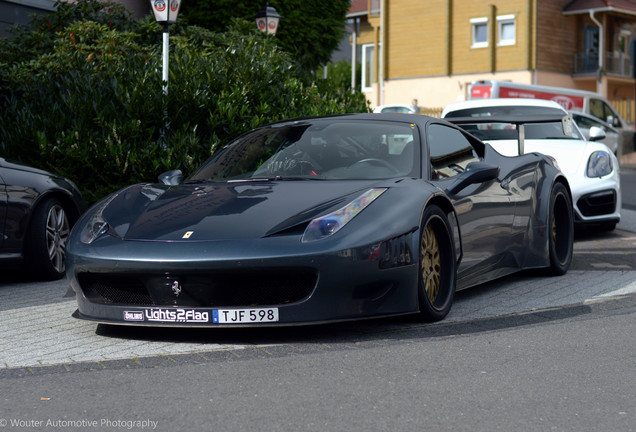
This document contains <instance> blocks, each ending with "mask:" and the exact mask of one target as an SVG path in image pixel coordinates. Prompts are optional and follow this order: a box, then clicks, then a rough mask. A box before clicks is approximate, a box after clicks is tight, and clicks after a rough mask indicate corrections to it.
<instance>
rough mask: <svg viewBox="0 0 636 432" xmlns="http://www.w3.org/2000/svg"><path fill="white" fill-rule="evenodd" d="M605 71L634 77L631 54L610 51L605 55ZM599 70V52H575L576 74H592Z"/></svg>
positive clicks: (610, 73)
mask: <svg viewBox="0 0 636 432" xmlns="http://www.w3.org/2000/svg"><path fill="white" fill-rule="evenodd" d="M604 69H605V73H607V74H608V75H613V76H618V77H624V78H632V62H631V60H630V58H629V56H628V55H627V54H625V53H622V52H616V51H615V52H610V53H607V54H606V55H605V62H604ZM597 70H598V55H597V54H575V55H574V74H575V75H591V74H596V73H597Z"/></svg>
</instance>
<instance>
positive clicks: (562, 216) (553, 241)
mask: <svg viewBox="0 0 636 432" xmlns="http://www.w3.org/2000/svg"><path fill="white" fill-rule="evenodd" d="M548 223H549V230H548V234H549V239H548V242H549V251H550V267H549V268H548V273H549V274H551V275H554V276H560V275H563V274H565V273H566V272H567V271H568V269H569V268H570V263H571V262H572V254H573V252H572V251H573V248H574V246H573V243H574V214H573V211H572V200H571V199H570V194H569V193H568V190H567V188H566V187H565V186H564V185H563V184H562V183H555V184H554V185H553V187H552V192H551V194H550V211H549V213H548Z"/></svg>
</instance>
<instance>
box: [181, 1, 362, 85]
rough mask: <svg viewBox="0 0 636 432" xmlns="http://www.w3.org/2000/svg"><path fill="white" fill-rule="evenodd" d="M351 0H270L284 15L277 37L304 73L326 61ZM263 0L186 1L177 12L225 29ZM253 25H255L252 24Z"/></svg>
mask: <svg viewBox="0 0 636 432" xmlns="http://www.w3.org/2000/svg"><path fill="white" fill-rule="evenodd" d="M350 4H351V2H350V0H330V1H324V0H284V1H283V0H272V1H270V2H269V5H270V6H273V7H275V8H276V10H277V11H278V13H279V14H281V15H282V16H283V19H282V20H281V23H280V25H279V28H278V32H277V33H276V39H277V40H278V41H279V43H280V46H281V47H282V48H283V50H285V51H286V52H288V53H290V54H291V55H292V56H293V58H294V59H295V61H296V62H297V63H298V65H299V67H300V68H301V69H303V70H304V71H305V72H307V73H311V72H313V71H315V70H316V69H317V68H318V67H320V66H322V65H325V64H327V63H328V62H329V60H330V58H331V54H332V53H333V51H334V50H336V49H337V48H338V44H339V43H340V40H341V39H342V37H343V35H344V25H345V19H346V18H345V15H346V13H347V10H348V9H349V6H350ZM264 6H265V1H264V0H241V1H235V0H234V1H233V0H191V1H190V0H189V1H188V2H187V3H184V4H183V5H182V7H181V10H180V12H179V14H180V16H181V15H183V16H184V17H185V18H186V19H187V21H188V22H189V23H192V24H196V25H199V26H201V27H205V28H207V29H210V30H212V31H215V32H222V31H225V29H226V28H227V25H228V23H229V22H231V19H232V18H233V17H239V18H244V19H246V20H252V21H253V17H254V16H255V15H256V13H257V12H258V11H259V10H260V9H261V8H263V7H264ZM254 25H256V24H254Z"/></svg>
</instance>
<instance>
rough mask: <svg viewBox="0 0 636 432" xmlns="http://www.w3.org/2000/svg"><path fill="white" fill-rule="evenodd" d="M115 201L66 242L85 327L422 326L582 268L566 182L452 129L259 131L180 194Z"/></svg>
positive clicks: (326, 124)
mask: <svg viewBox="0 0 636 432" xmlns="http://www.w3.org/2000/svg"><path fill="white" fill-rule="evenodd" d="M160 180H161V181H160V182H159V183H156V184H136V185H132V186H129V187H127V188H124V189H123V190H120V191H118V192H116V193H113V194H112V195H110V196H108V197H106V198H104V199H103V200H101V201H100V202H98V203H97V204H95V205H94V206H93V207H92V208H91V209H90V210H89V211H88V212H86V213H85V214H84V216H83V217H82V218H81V220H80V221H79V222H78V223H77V224H76V226H75V228H74V229H73V231H72V232H71V236H70V239H69V244H68V248H67V275H68V278H69V280H70V284H71V288H72V289H73V291H74V292H75V293H76V297H77V302H78V310H77V311H76V312H75V313H74V316H75V317H77V318H81V319H86V320H93V321H97V322H102V323H111V324H124V325H126V324H127V325H150V326H152V325H156V326H209V327H214V326H250V325H251V326H255V325H295V324H307V323H320V322H326V321H342V320H353V319H361V318H370V317H379V316H391V315H400V314H417V313H419V315H420V317H421V318H422V319H423V320H425V321H437V320H441V319H443V318H444V317H445V316H446V315H447V314H448V313H449V310H450V309H451V305H452V303H453V299H454V295H455V291H456V290H457V289H464V288H468V287H471V286H474V285H477V284H480V283H483V282H485V281H489V280H492V279H494V278H498V277H501V276H504V275H507V274H510V273H513V272H516V271H519V270H522V269H529V268H542V269H545V271H546V272H548V273H551V274H556V275H560V274H563V273H565V272H566V271H567V270H568V267H569V265H570V261H571V259H572V241H573V213H572V204H571V195H570V189H569V183H568V180H567V179H566V178H565V177H564V176H563V174H562V173H561V172H560V171H559V170H558V169H557V168H556V167H555V165H554V163H553V161H552V160H551V159H550V158H548V157H546V156H543V155H540V154H525V155H522V156H518V157H505V156H502V155H500V154H499V153H497V152H496V151H494V150H493V149H492V147H490V146H488V145H485V144H484V143H482V142H481V141H479V140H478V139H477V138H475V137H474V136H472V135H470V134H468V133H467V132H465V131H463V130H462V129H460V128H459V127H457V126H454V125H452V124H450V123H448V122H446V121H444V120H440V119H436V118H431V117H426V116H413V115H409V114H394V113H393V114H348V115H339V116H330V117H319V118H304V119H294V120H289V121H284V122H280V123H275V124H271V125H269V126H265V127H260V128H258V129H255V130H252V131H250V132H247V133H245V134H243V135H241V136H239V137H238V138H236V139H235V140H233V141H232V142H230V143H229V144H228V145H227V146H225V147H224V148H222V149H220V150H219V151H218V152H216V153H215V154H214V155H213V156H212V157H211V158H210V159H209V160H208V161H207V162H205V163H204V164H203V165H202V166H201V167H200V168H199V169H197V170H196V171H195V172H194V173H192V174H191V175H190V176H189V177H187V178H186V179H185V180H184V179H183V176H182V173H181V172H180V171H178V170H176V171H172V172H168V173H165V174H163V175H161V176H160Z"/></svg>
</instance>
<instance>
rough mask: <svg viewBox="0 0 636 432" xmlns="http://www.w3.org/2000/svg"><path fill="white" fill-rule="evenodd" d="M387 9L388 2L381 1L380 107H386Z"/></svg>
mask: <svg viewBox="0 0 636 432" xmlns="http://www.w3.org/2000/svg"><path fill="white" fill-rule="evenodd" d="M385 7H386V0H380V46H379V48H378V50H379V53H378V54H379V55H380V67H379V68H378V69H379V71H378V72H379V73H378V75H379V76H378V84H379V85H380V105H384V60H385V55H386V54H385V53H386V44H385V43H384V41H385V37H386V31H385V30H386V22H385V19H386V14H385V13H384V8H385Z"/></svg>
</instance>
